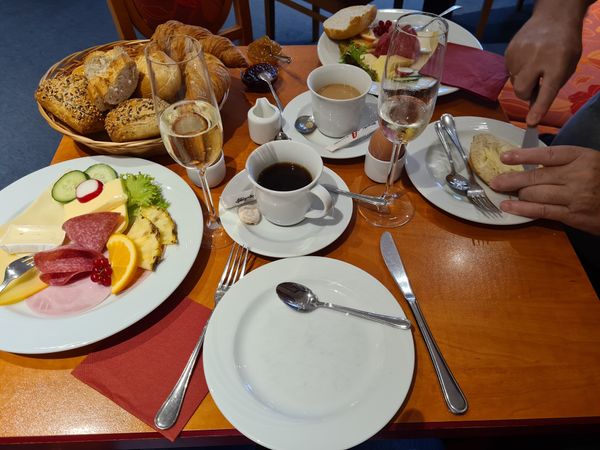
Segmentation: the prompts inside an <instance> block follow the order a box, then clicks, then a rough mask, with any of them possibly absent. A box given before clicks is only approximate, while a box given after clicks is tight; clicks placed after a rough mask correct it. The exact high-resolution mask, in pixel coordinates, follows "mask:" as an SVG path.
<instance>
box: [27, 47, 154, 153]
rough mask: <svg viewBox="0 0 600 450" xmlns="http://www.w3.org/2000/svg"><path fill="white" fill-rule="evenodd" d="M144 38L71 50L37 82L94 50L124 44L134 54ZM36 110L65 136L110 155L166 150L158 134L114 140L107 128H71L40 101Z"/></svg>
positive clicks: (69, 68) (72, 65)
mask: <svg viewBox="0 0 600 450" xmlns="http://www.w3.org/2000/svg"><path fill="white" fill-rule="evenodd" d="M146 42H148V41H147V40H139V41H117V42H111V43H110V44H104V45H98V46H96V47H91V48H88V49H86V50H82V51H80V52H77V53H73V54H72V55H69V56H67V57H66V58H64V59H62V60H61V61H59V62H57V63H56V64H54V65H53V66H52V67H50V69H48V71H47V72H46V73H45V74H44V76H42V79H41V80H40V83H41V82H42V81H44V80H46V79H52V78H56V77H57V76H60V75H68V74H69V73H71V71H72V70H73V69H75V67H77V66H79V65H81V63H82V62H83V60H84V59H85V57H86V56H87V55H88V54H90V53H91V52H93V51H96V50H99V51H107V50H110V49H111V48H113V47H115V46H117V45H119V46H121V47H123V48H124V49H125V50H126V51H127V52H128V53H132V54H133V53H135V52H137V51H139V49H140V47H142V46H143V45H145V43H146ZM38 110H39V111H40V114H41V115H42V117H43V118H44V119H46V121H47V122H48V124H49V125H50V126H51V127H52V128H54V129H55V130H56V131H58V132H59V133H62V134H64V135H65V136H69V137H70V138H71V139H73V140H74V141H76V142H79V143H80V144H83V145H85V146H87V147H89V148H91V149H92V150H94V151H96V152H98V153H101V154H110V155H136V156H150V155H157V154H161V153H166V150H165V147H164V145H163V143H162V140H161V138H160V137H156V138H153V139H143V140H139V141H129V142H113V141H111V140H110V138H109V137H108V134H106V132H101V133H95V134H91V135H87V136H83V135H81V134H78V133H77V132H76V131H74V130H73V129H71V128H69V127H68V126H67V125H66V124H64V123H63V122H61V121H59V120H58V119H57V118H56V117H54V116H53V115H52V114H50V113H49V112H48V111H46V110H45V109H44V108H42V106H41V105H40V104H39V103H38Z"/></svg>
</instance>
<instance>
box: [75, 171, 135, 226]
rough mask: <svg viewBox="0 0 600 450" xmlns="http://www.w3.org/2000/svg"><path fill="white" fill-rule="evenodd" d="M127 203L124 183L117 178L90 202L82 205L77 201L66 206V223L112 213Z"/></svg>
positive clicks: (107, 184)
mask: <svg viewBox="0 0 600 450" xmlns="http://www.w3.org/2000/svg"><path fill="white" fill-rule="evenodd" d="M126 203H127V194H126V193H125V190H124V189H123V183H122V181H121V180H120V179H119V178H117V179H116V180H111V181H109V182H108V183H106V184H105V185H104V188H103V189H102V193H101V194H100V195H99V196H98V197H96V198H94V199H92V200H90V201H89V202H85V203H81V202H80V201H79V200H77V199H75V200H73V201H71V202H69V203H67V204H65V205H64V210H65V214H64V221H67V220H69V219H71V218H73V217H76V216H81V215H83V214H89V213H95V212H105V211H112V210H114V209H116V208H118V207H120V206H122V205H124V204H126Z"/></svg>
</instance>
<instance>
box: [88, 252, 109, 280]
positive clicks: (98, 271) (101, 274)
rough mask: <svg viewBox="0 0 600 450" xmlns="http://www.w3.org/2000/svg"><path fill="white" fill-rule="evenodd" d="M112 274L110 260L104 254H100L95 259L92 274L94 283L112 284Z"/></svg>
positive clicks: (91, 277)
mask: <svg viewBox="0 0 600 450" xmlns="http://www.w3.org/2000/svg"><path fill="white" fill-rule="evenodd" d="M111 274H112V267H110V262H109V261H108V259H106V258H105V257H104V256H99V257H98V258H96V259H94V261H93V267H92V274H91V275H90V279H91V280H92V281H93V282H94V283H100V284H102V285H103V286H110V284H111V277H110V276H111Z"/></svg>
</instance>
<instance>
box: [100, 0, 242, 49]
mask: <svg viewBox="0 0 600 450" xmlns="http://www.w3.org/2000/svg"><path fill="white" fill-rule="evenodd" d="M107 3H108V8H109V9H110V12H111V14H112V17H113V21H114V22H115V27H116V28H117V32H118V33H119V36H120V37H121V39H128V40H131V39H137V35H136V30H137V31H138V32H139V33H140V34H142V35H143V36H145V37H147V38H148V37H150V36H152V33H153V32H154V30H155V29H156V27H157V26H158V25H160V24H161V23H164V22H166V21H167V20H171V19H175V20H179V21H180V22H183V23H187V24H191V25H200V26H202V27H204V28H207V29H209V30H210V31H212V32H213V33H215V34H217V33H218V34H220V35H222V36H225V37H228V38H229V39H231V40H238V41H240V42H241V43H242V44H244V45H247V44H249V43H250V42H252V20H251V17H250V7H249V5H248V0H107ZM232 6H233V8H234V14H235V19H236V23H235V25H234V26H232V27H228V28H224V29H222V27H223V24H224V23H225V21H226V20H227V17H228V16H229V12H230V10H231V7H232Z"/></svg>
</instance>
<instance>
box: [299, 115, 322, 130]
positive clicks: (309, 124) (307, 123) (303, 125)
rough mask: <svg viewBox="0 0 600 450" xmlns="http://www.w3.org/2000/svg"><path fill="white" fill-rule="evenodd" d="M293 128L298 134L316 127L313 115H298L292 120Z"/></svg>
mask: <svg viewBox="0 0 600 450" xmlns="http://www.w3.org/2000/svg"><path fill="white" fill-rule="evenodd" d="M294 128H296V130H298V133H300V134H310V133H312V132H313V131H315V130H316V129H317V124H316V123H315V119H314V117H313V116H306V115H305V116H298V118H297V119H296V121H295V122H294Z"/></svg>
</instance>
